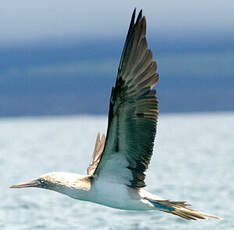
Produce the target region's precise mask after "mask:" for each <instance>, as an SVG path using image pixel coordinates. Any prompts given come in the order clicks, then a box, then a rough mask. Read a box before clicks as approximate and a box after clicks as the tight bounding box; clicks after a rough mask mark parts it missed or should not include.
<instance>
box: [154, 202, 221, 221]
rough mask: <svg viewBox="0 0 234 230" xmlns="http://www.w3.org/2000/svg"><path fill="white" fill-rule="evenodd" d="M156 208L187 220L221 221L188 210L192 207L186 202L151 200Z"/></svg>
mask: <svg viewBox="0 0 234 230" xmlns="http://www.w3.org/2000/svg"><path fill="white" fill-rule="evenodd" d="M149 201H150V202H151V203H152V204H153V205H154V206H155V207H156V208H159V209H160V210H161V211H164V212H167V213H171V214H173V215H177V216H180V217H182V218H184V219H187V220H197V219H206V217H210V218H216V219H219V217H218V216H214V215H211V214H207V213H204V212H200V211H198V210H194V209H191V208H188V206H190V205H189V204H187V203H186V202H184V201H169V200H149Z"/></svg>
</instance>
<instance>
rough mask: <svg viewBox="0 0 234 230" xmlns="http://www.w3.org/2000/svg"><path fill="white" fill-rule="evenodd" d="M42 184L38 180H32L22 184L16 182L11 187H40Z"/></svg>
mask: <svg viewBox="0 0 234 230" xmlns="http://www.w3.org/2000/svg"><path fill="white" fill-rule="evenodd" d="M39 185H40V182H39V181H38V180H30V181H27V182H23V183H20V184H15V185H12V186H10V188H28V187H38V186H39Z"/></svg>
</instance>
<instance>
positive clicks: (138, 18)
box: [136, 10, 142, 24]
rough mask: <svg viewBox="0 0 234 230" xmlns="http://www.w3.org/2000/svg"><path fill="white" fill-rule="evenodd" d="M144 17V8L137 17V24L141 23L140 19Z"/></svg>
mask: <svg viewBox="0 0 234 230" xmlns="http://www.w3.org/2000/svg"><path fill="white" fill-rule="evenodd" d="M141 18H142V10H140V12H139V14H138V17H137V20H136V24H138V23H139V21H140V20H141Z"/></svg>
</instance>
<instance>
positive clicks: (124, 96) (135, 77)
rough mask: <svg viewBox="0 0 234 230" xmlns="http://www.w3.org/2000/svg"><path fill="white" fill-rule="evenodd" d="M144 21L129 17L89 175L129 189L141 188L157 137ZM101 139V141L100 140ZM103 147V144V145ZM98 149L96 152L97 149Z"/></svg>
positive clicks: (152, 66) (155, 77)
mask: <svg viewBox="0 0 234 230" xmlns="http://www.w3.org/2000/svg"><path fill="white" fill-rule="evenodd" d="M145 35H146V21H145V17H142V11H140V13H139V15H138V17H137V19H136V21H135V10H134V12H133V15H132V19H131V23H130V26H129V30H128V34H127V38H126V41H125V45H124V49H123V53H122V57H121V60H120V65H119V69H118V75H117V80H116V84H115V87H113V88H112V93H111V98H110V107H109V117H108V129H107V135H106V139H105V140H104V141H102V142H101V143H102V144H101V148H100V149H101V150H103V151H102V153H101V154H100V152H101V151H97V152H99V155H98V163H97V164H96V165H95V167H93V168H92V170H91V169H90V172H92V173H91V174H94V175H96V176H98V177H102V176H105V179H109V180H112V181H115V182H118V183H124V184H127V185H128V186H130V187H135V188H139V187H144V186H145V183H144V179H145V174H144V172H145V170H146V169H147V167H148V164H149V162H150V159H151V156H152V151H153V145H154V138H155V133H156V124H157V114H158V101H157V98H156V96H155V94H156V91H155V90H153V89H152V88H153V87H154V86H155V84H156V83H157V81H158V76H159V75H158V73H157V72H156V68H157V66H156V62H155V61H153V57H152V52H151V50H149V49H148V46H147V41H146V37H145ZM99 138H100V137H99ZM103 143H104V144H103ZM97 149H98V148H97Z"/></svg>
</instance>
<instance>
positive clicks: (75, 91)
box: [0, 37, 234, 116]
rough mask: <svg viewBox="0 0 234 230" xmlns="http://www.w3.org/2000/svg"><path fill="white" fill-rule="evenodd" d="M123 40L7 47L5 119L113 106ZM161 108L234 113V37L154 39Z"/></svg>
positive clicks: (1, 75)
mask: <svg viewBox="0 0 234 230" xmlns="http://www.w3.org/2000/svg"><path fill="white" fill-rule="evenodd" d="M123 42H124V41H123V40H120V39H119V40H118V39H116V41H114V40H98V41H94V40H89V41H81V42H76V41H74V40H70V41H67V40H66V41H60V42H58V41H49V42H48V41H40V42H37V43H32V44H24V45H14V46H5V47H1V55H0V116H27V115H56V114H103V113H107V111H108V104H109V96H110V91H111V86H112V85H114V82H115V77H116V72H117V67H118V62H119V58H120V55H121V51H122V46H123ZM149 44H150V47H151V49H152V51H153V53H154V56H155V58H156V60H157V63H158V71H159V73H160V81H159V84H158V86H157V87H156V88H157V91H158V96H159V101H160V110H161V112H193V111H221V110H222V111H226V110H234V39H232V37H230V38H222V39H219V40H215V39H213V40H209V39H204V40H203V39H202V38H201V39H200V40H197V39H191V40H184V41H181V40H173V39H171V40H170V39H169V40H165V39H160V38H151V39H150V42H149Z"/></svg>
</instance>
